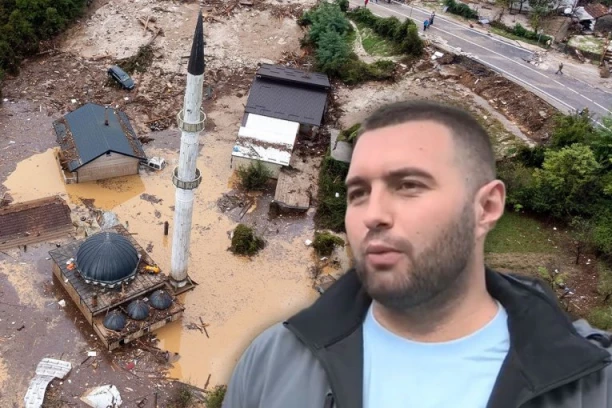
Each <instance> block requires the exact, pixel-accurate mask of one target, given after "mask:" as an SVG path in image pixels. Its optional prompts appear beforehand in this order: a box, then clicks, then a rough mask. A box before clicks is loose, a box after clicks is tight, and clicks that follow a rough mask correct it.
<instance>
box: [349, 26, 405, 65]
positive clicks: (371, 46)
mask: <svg viewBox="0 0 612 408" xmlns="http://www.w3.org/2000/svg"><path fill="white" fill-rule="evenodd" d="M356 24H357V28H358V29H359V34H360V35H361V44H362V45H363V49H364V50H365V52H367V53H368V54H370V55H372V56H381V57H390V56H392V55H396V54H397V51H396V47H395V44H393V42H391V41H389V40H386V39H384V38H383V37H381V36H379V35H378V34H376V33H375V32H374V31H373V30H372V29H371V28H369V27H368V26H366V25H365V24H363V23H356Z"/></svg>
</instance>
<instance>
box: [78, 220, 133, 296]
mask: <svg viewBox="0 0 612 408" xmlns="http://www.w3.org/2000/svg"><path fill="white" fill-rule="evenodd" d="M139 261H140V258H139V256H138V251H137V250H136V248H135V247H134V245H132V243H131V242H130V241H129V240H128V239H127V238H125V237H124V236H122V235H120V234H118V233H116V232H100V233H98V234H95V235H92V236H91V237H89V238H87V239H86V240H85V242H83V243H82V244H81V246H80V247H79V250H78V251H77V254H76V266H77V270H78V271H79V273H80V274H81V276H82V277H83V279H85V282H87V283H93V284H100V285H103V286H109V287H111V288H112V287H114V286H115V285H116V284H120V283H121V282H124V281H128V280H130V279H133V278H134V277H135V275H136V272H137V270H138V263H139Z"/></svg>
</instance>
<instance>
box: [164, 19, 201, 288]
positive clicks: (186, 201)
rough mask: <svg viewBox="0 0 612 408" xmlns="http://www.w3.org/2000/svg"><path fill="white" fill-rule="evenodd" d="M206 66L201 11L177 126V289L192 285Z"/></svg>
mask: <svg viewBox="0 0 612 408" xmlns="http://www.w3.org/2000/svg"><path fill="white" fill-rule="evenodd" d="M204 65H205V63H204V28H203V24H202V13H201V12H200V13H199V14H198V22H197V25H196V29H195V34H194V36H193V45H192V46H191V56H190V57H189V66H188V67H187V89H186V91H185V101H184V103H183V109H182V110H181V111H180V112H179V113H178V116H177V123H178V127H179V129H181V147H180V154H179V164H178V166H177V167H176V168H175V169H174V172H173V173H172V183H174V185H175V186H176V203H175V205H174V231H173V236H172V259H171V262H170V268H171V270H170V282H171V283H172V284H173V285H174V287H175V288H176V289H178V288H182V287H184V286H185V285H186V284H187V283H189V282H190V281H189V278H188V276H187V266H188V265H189V241H190V237H191V218H192V215H193V196H194V190H195V189H196V188H198V186H199V185H200V182H201V181H202V176H201V175H200V171H199V170H198V169H197V167H196V161H197V158H198V145H199V144H198V138H199V136H200V132H201V131H202V130H203V129H204V121H205V120H206V115H205V114H204V112H203V111H202V110H201V106H202V88H203V85H204Z"/></svg>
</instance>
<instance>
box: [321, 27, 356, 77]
mask: <svg viewBox="0 0 612 408" xmlns="http://www.w3.org/2000/svg"><path fill="white" fill-rule="evenodd" d="M350 53H351V50H350V49H349V46H348V44H347V43H346V41H344V38H343V36H342V35H340V34H339V33H338V32H336V31H332V30H330V31H326V32H323V33H322V34H321V36H320V39H319V46H318V48H317V50H316V56H317V63H318V65H319V69H320V70H322V71H323V72H325V73H327V74H330V75H337V74H339V73H340V69H341V67H342V66H343V65H344V64H345V63H346V62H347V60H348V58H349V55H350Z"/></svg>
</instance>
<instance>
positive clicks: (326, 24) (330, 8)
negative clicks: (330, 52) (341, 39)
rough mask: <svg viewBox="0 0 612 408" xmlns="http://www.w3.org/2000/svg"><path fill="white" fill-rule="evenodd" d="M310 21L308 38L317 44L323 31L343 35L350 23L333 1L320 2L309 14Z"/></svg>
mask: <svg viewBox="0 0 612 408" xmlns="http://www.w3.org/2000/svg"><path fill="white" fill-rule="evenodd" d="M310 21H312V26H311V27H310V31H309V33H308V39H309V41H310V42H312V43H313V44H316V45H317V46H318V45H319V40H320V38H321V36H322V35H323V33H326V32H328V31H335V32H336V33H338V34H340V35H341V36H343V35H344V34H346V33H347V32H348V31H349V28H350V23H349V21H348V20H347V18H346V17H345V16H344V14H343V13H342V11H340V7H339V6H338V5H337V4H333V3H321V4H320V5H319V6H318V7H317V8H316V9H315V10H314V11H313V12H312V14H311V15H310Z"/></svg>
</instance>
